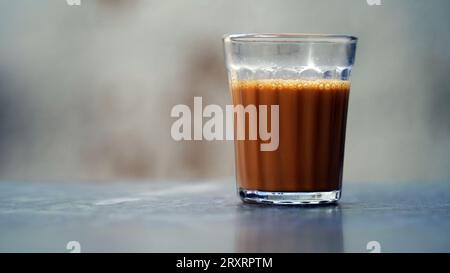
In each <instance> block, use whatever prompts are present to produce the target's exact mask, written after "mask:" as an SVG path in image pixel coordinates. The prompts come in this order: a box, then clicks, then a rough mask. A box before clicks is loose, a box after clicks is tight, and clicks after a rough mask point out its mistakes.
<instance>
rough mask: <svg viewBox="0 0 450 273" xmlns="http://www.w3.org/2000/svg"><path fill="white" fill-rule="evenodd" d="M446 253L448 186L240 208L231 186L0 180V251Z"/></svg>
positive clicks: (449, 242) (369, 188) (349, 186)
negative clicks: (372, 249) (371, 246)
mask: <svg viewBox="0 0 450 273" xmlns="http://www.w3.org/2000/svg"><path fill="white" fill-rule="evenodd" d="M69 241H77V242H79V243H80V245H81V251H82V252H99V251H101V252H103V251H105V252H117V251H125V252H368V251H369V250H367V244H368V242H370V241H377V242H378V243H379V245H380V247H381V251H382V252H399V251H401V252H435V251H439V252H441V251H443V252H449V251H450V183H436V182H423V183H419V182H417V183H413V182H410V183H406V182H405V183H379V182H377V183H357V182H346V183H344V189H343V198H342V200H341V201H340V202H339V204H338V205H334V206H325V207H271V206H261V205H250V204H243V203H242V202H241V201H240V200H239V199H238V198H237V196H236V193H235V189H234V182H233V180H232V179H229V180H218V181H213V180H210V181H208V180H204V181H140V182H115V183H86V182H84V183H73V182H72V183H67V182H65V183H54V182H53V183H48V182H47V183H43V182H11V181H3V182H0V251H1V252H68V250H67V249H66V246H67V243H68V242H69Z"/></svg>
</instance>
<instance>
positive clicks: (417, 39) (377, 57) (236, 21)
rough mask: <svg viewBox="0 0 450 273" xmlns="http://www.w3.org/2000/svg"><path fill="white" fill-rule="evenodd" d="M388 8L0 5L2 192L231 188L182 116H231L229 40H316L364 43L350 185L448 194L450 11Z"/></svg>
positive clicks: (264, 1) (225, 168) (215, 145)
mask: <svg viewBox="0 0 450 273" xmlns="http://www.w3.org/2000/svg"><path fill="white" fill-rule="evenodd" d="M381 2H382V5H381V6H369V5H368V4H367V3H366V1H364V0H345V1H337V0H305V1H300V0H283V1H275V0H258V1H256V0H244V1H226V0H217V1H206V0H203V1H202V0H176V1H175V0H168V1H151V0H149V1H145V0H140V1H138V0H134V1H133V0H128V1H125V0H122V1H119V0H110V1H108V0H102V1H100V0H97V1H95V0H82V4H81V6H79V7H76V6H68V5H67V4H66V2H65V0H48V1H32V0H17V1H8V0H0V179H1V180H7V179H18V180H40V179H44V180H63V181H65V180H80V179H81V180H89V181H102V180H116V179H146V178H170V179H176V178H181V177H182V178H186V177H188V178H198V177H201V178H209V177H229V176H232V175H234V158H233V145H232V143H231V142H226V141H221V142H207V141H202V142H195V143H194V142H175V141H173V140H172V138H171V137H170V127H171V125H172V122H173V121H174V120H175V119H173V118H171V117H170V110H171V108H172V106H174V105H175V104H179V103H184V104H190V105H192V104H193V96H196V95H201V96H203V102H204V104H211V103H216V104H220V105H225V104H227V103H230V102H231V100H230V98H229V94H228V90H227V79H226V74H225V69H224V64H223V53H222V43H221V37H222V35H223V34H225V33H242V32H308V33H336V34H351V35H355V36H358V37H359V38H360V41H359V47H358V51H357V58H356V66H355V69H354V73H353V78H352V81H353V84H352V92H351V99H350V108H349V120H348V127H347V143H346V156H345V171H344V179H346V180H358V181H366V182H371V181H379V180H384V181H386V180H390V181H402V180H420V181H421V180H423V181H428V180H444V181H450V107H449V104H450V77H449V71H450V48H449V44H450V32H449V29H450V2H449V1H447V0H432V1H423V0H391V1H388V0H381Z"/></svg>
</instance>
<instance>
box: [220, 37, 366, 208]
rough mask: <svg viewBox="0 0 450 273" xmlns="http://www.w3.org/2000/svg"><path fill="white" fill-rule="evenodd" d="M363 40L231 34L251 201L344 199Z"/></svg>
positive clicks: (238, 137) (239, 143)
mask: <svg viewBox="0 0 450 273" xmlns="http://www.w3.org/2000/svg"><path fill="white" fill-rule="evenodd" d="M356 43H357V38H355V37H353V36H345V35H320V34H319V35H318V34H235V35H228V36H225V37H224V46H225V61H226V67H227V71H228V76H229V86H230V91H231V96H232V100H233V106H234V107H233V111H234V112H233V116H234V144H235V159H236V180H237V188H238V192H239V196H240V197H241V199H242V200H243V201H244V202H256V203H268V204H323V203H333V202H336V201H338V200H339V198H340V196H341V188H342V172H343V162H344V146H345V128H346V121H347V108H348V107H347V106H348V99H349V91H350V82H349V78H350V73H351V70H352V66H353V63H354V59H355V50H356Z"/></svg>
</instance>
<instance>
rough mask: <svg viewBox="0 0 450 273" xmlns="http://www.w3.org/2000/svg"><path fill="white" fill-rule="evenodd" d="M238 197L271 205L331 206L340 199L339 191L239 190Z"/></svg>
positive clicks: (250, 201)
mask: <svg viewBox="0 0 450 273" xmlns="http://www.w3.org/2000/svg"><path fill="white" fill-rule="evenodd" d="M239 196H240V197H241V199H242V201H244V202H246V203H258V204H271V205H321V204H333V203H336V202H337V201H338V200H339V198H341V191H340V190H335V191H322V192H275V191H258V190H246V189H242V188H239Z"/></svg>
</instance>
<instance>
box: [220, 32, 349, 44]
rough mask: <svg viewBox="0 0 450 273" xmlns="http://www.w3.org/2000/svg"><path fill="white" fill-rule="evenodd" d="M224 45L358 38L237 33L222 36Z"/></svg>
mask: <svg viewBox="0 0 450 273" xmlns="http://www.w3.org/2000/svg"><path fill="white" fill-rule="evenodd" d="M223 41H224V42H225V43H356V42H357V41H358V38H357V37H356V36H351V35H339V34H310V33H237V34H226V35H224V36H223Z"/></svg>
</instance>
